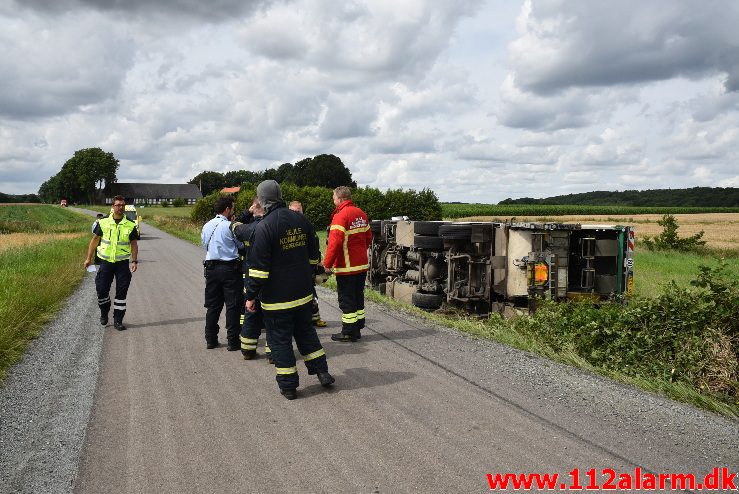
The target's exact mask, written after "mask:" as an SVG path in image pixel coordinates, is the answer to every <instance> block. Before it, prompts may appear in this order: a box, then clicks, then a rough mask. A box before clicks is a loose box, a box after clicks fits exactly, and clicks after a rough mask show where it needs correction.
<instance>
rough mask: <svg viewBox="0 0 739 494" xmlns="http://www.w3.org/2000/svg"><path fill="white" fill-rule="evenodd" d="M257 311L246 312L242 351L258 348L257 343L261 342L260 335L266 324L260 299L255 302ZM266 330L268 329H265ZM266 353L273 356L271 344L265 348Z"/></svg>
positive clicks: (242, 328)
mask: <svg viewBox="0 0 739 494" xmlns="http://www.w3.org/2000/svg"><path fill="white" fill-rule="evenodd" d="M254 308H255V309H256V311H255V312H249V311H248V310H247V311H245V312H244V316H243V317H244V322H243V323H242V325H241V336H239V339H240V340H241V351H242V353H243V352H245V351H248V350H256V349H257V343H259V337H260V336H261V335H262V329H264V328H265V326H264V313H263V312H262V304H260V303H259V300H256V301H255V303H254ZM265 332H266V331H265ZM264 355H265V356H266V357H271V349H270V347H269V344H268V345H267V346H266V347H265V348H264Z"/></svg>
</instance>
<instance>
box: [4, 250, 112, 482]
mask: <svg viewBox="0 0 739 494" xmlns="http://www.w3.org/2000/svg"><path fill="white" fill-rule="evenodd" d="M82 256H83V254H80V259H82ZM80 269H81V267H80ZM94 293H95V283H94V275H93V274H88V275H87V276H86V277H85V278H84V280H83V281H82V283H81V284H80V286H79V289H78V290H77V291H75V292H74V294H73V295H72V296H71V297H70V298H69V299H68V300H67V302H66V304H65V305H64V307H63V308H62V310H61V311H60V312H59V314H58V316H57V318H56V319H55V320H54V321H52V322H51V323H49V324H48V325H47V326H46V327H45V328H44V329H43V331H42V332H41V336H40V337H39V338H38V339H36V340H34V341H33V342H32V343H31V344H30V345H29V347H28V350H27V352H26V354H25V356H24V357H23V359H22V360H21V361H20V362H19V363H18V364H16V365H15V366H13V367H12V368H11V369H10V371H9V373H8V377H7V379H6V381H5V385H4V387H3V388H2V389H0V492H15V493H39V492H44V493H57V492H58V493H64V492H70V491H71V487H72V484H73V481H74V479H75V477H76V475H77V467H78V464H79V458H80V451H81V449H82V444H83V441H84V437H85V430H86V427H87V423H88V420H89V417H90V410H91V408H92V403H93V395H94V392H95V385H96V383H97V377H98V371H99V360H100V352H101V349H102V342H103V330H102V328H101V327H100V324H97V323H93V321H95V320H96V318H97V315H98V309H97V302H96V299H95V296H94ZM95 322H96V321H95Z"/></svg>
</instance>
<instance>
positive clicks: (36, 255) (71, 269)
mask: <svg viewBox="0 0 739 494" xmlns="http://www.w3.org/2000/svg"><path fill="white" fill-rule="evenodd" d="M90 225H91V219H90V217H89V216H87V215H83V214H79V213H75V212H73V211H69V210H67V209H63V208H60V207H58V206H49V205H25V204H24V205H7V206H2V207H0V232H2V235H0V381H2V380H3V378H4V377H5V375H6V373H7V370H8V368H9V367H10V366H11V365H12V364H13V363H15V362H17V361H18V360H20V358H21V357H22V356H23V352H24V351H25V349H26V347H27V346H28V343H29V342H30V341H31V340H33V339H34V338H36V337H37V336H38V334H39V331H41V328H42V327H43V325H44V324H45V323H46V322H48V321H50V320H52V319H53V318H54V316H55V315H56V312H57V310H58V309H59V308H60V307H61V305H62V304H63V303H64V300H65V299H66V298H67V297H68V296H69V295H70V294H71V293H72V292H73V291H74V290H75V288H77V285H78V284H79V282H80V281H81V280H82V278H83V276H84V275H85V270H84V269H82V260H83V259H84V256H85V251H86V247H87V244H88V242H89V241H90V233H89V232H90V230H89V228H90Z"/></svg>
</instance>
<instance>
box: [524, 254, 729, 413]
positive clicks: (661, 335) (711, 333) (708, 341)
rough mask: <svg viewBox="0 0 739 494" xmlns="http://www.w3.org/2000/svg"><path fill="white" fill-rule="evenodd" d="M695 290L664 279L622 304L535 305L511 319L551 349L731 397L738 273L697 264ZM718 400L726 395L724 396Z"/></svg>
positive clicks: (637, 373) (600, 364)
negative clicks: (658, 290)
mask: <svg viewBox="0 0 739 494" xmlns="http://www.w3.org/2000/svg"><path fill="white" fill-rule="evenodd" d="M692 284H693V285H694V287H695V288H680V287H678V286H677V285H676V284H675V283H670V284H669V285H667V286H666V287H665V289H664V292H663V293H662V294H661V295H659V296H658V297H656V298H649V299H634V300H632V302H631V304H630V305H628V306H621V305H618V304H611V303H607V304H603V305H601V306H600V307H595V306H593V305H591V304H587V303H553V302H551V303H550V302H547V303H543V304H542V305H541V307H540V309H539V310H537V312H536V313H535V314H534V315H533V316H532V317H522V318H518V319H515V320H513V321H512V322H511V324H513V325H514V326H515V328H516V329H517V330H519V331H521V332H522V333H525V334H530V335H533V336H535V337H536V338H537V339H538V340H540V341H542V342H544V343H545V344H547V345H548V346H550V347H551V348H554V349H567V350H572V351H573V352H575V353H576V354H577V355H579V356H581V357H582V358H584V359H585V360H587V361H588V362H589V363H590V364H591V365H593V366H596V367H600V368H603V369H609V370H616V371H620V372H623V373H625V374H627V375H631V376H638V377H648V378H658V379H662V380H664V381H679V382H683V383H686V384H689V385H690V386H692V387H693V388H695V389H697V390H698V391H700V392H702V393H705V394H711V395H717V396H719V397H721V396H723V397H729V399H733V400H736V398H737V396H739V385H737V380H738V378H739V363H738V361H737V360H738V358H739V357H737V356H738V355H739V319H737V317H736V307H739V276H738V275H736V274H735V273H732V272H730V271H729V270H728V269H727V267H726V264H725V263H723V264H721V265H720V266H719V267H717V268H713V269H712V268H709V267H706V266H701V268H700V274H699V275H698V277H697V279H696V280H694V281H693V282H692ZM724 399H726V398H724Z"/></svg>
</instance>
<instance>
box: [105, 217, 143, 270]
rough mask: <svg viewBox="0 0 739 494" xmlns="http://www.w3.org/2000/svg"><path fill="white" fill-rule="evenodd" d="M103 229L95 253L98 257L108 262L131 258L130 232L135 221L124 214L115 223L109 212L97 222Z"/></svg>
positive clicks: (134, 225)
mask: <svg viewBox="0 0 739 494" xmlns="http://www.w3.org/2000/svg"><path fill="white" fill-rule="evenodd" d="M98 225H100V229H101V230H102V231H103V238H101V239H100V245H98V248H97V253H98V257H99V258H100V259H102V260H104V261H108V262H118V261H125V260H126V259H130V258H131V239H130V238H129V237H130V235H131V232H133V230H134V228H136V223H134V222H133V221H131V220H129V219H128V218H126V217H125V216H124V217H123V219H121V221H120V223H116V222H115V220H114V219H113V215H112V214H111V215H110V216H108V217H107V218H103V219H101V220H100V222H99V223H98Z"/></svg>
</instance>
